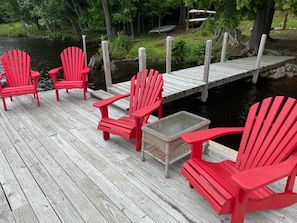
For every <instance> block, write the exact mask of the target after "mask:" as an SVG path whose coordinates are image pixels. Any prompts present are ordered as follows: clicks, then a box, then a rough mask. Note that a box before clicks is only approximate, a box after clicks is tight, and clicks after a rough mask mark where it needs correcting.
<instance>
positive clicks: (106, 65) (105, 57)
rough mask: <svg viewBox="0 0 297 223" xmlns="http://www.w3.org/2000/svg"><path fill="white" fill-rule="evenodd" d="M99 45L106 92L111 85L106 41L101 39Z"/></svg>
mask: <svg viewBox="0 0 297 223" xmlns="http://www.w3.org/2000/svg"><path fill="white" fill-rule="evenodd" d="M101 45H102V56H103V65H104V74H105V84H106V90H107V92H108V88H109V87H111V85H112V79H111V70H110V59H109V52H108V43H107V41H102V42H101Z"/></svg>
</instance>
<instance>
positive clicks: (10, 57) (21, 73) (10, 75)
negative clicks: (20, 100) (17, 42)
mask: <svg viewBox="0 0 297 223" xmlns="http://www.w3.org/2000/svg"><path fill="white" fill-rule="evenodd" d="M1 63H2V66H3V70H4V72H3V73H1V74H0V81H1V80H2V78H4V77H5V78H6V86H5V87H4V86H2V82H1V83H0V94H1V96H2V102H3V107H4V110H5V111H7V107H6V103H5V98H6V97H10V100H12V96H19V95H24V94H33V95H34V97H35V98H36V100H37V104H38V106H40V102H39V98H38V92H37V84H38V80H39V76H40V74H39V72H37V71H33V70H31V68H30V65H31V58H30V56H29V55H28V54H27V53H25V52H23V51H21V50H9V51H7V52H5V53H4V54H3V55H2V57H1Z"/></svg>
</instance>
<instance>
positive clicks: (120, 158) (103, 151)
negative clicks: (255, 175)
mask: <svg viewBox="0 0 297 223" xmlns="http://www.w3.org/2000/svg"><path fill="white" fill-rule="evenodd" d="M39 95H40V101H41V106H40V107H37V105H36V101H35V100H34V98H33V97H32V95H26V96H20V97H14V100H13V102H10V101H9V100H7V106H8V111H7V112H4V111H3V108H2V103H1V109H0V146H1V150H0V183H1V187H0V222H5V223H6V222H30V223H33V222H51V223H52V222H71V223H73V222H99V223H102V222H121V223H122V222H137V223H139V222H145V223H146V222H157V223H163V222H168V223H172V222H211V223H214V222H229V220H230V215H223V216H218V215H217V214H216V213H215V212H214V211H213V209H212V208H211V207H210V206H209V205H208V203H207V202H205V201H204V200H203V198H202V197H201V196H200V195H199V194H198V193H196V192H195V191H194V190H192V189H190V188H189V187H188V182H187V181H186V180H185V178H184V177H183V176H182V175H181V174H180V173H179V171H180V168H181V165H182V164H183V162H184V161H185V160H186V159H183V160H181V161H180V162H178V163H175V164H173V165H171V166H170V176H171V177H170V178H168V179H166V178H164V166H163V165H162V164H160V163H159V162H157V161H155V160H153V159H152V158H150V157H148V156H146V161H145V162H142V161H141V160H140V153H139V152H136V151H135V147H134V141H133V140H132V141H127V140H125V139H123V138H120V137H117V136H111V139H110V140H108V141H103V139H102V133H101V132H100V131H98V130H97V129H96V127H97V122H98V120H99V118H100V113H99V111H98V109H96V108H94V107H93V106H92V103H93V102H95V101H96V100H98V99H96V98H91V97H90V96H88V99H87V100H86V101H84V100H83V94H82V91H80V90H72V91H70V92H69V93H68V94H66V92H65V91H61V94H60V102H57V101H56V99H55V93H54V91H46V92H41V93H40V94H39ZM110 112H111V113H112V115H114V116H117V115H120V114H122V111H121V110H118V109H117V108H113V107H111V108H110ZM210 146H211V147H210V149H209V154H208V155H204V156H205V158H207V159H211V160H219V159H223V156H225V155H226V156H232V153H226V152H224V150H222V148H223V149H225V148H224V147H222V146H219V147H218V145H217V144H215V143H212V142H211V144H210ZM217 148H221V149H217ZM273 186H274V187H276V188H280V187H282V186H283V184H282V183H281V184H280V183H279V184H276V185H273ZM296 209H297V205H293V206H290V207H288V208H284V209H280V210H272V211H262V212H257V213H250V214H247V215H246V218H245V220H246V222H258V223H259V222H282V223H283V222H296V219H297V211H296Z"/></svg>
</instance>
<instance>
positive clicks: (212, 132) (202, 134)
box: [181, 127, 244, 144]
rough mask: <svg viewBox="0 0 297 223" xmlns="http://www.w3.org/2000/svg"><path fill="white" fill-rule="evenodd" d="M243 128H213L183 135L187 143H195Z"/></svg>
mask: <svg viewBox="0 0 297 223" xmlns="http://www.w3.org/2000/svg"><path fill="white" fill-rule="evenodd" d="M243 130H244V128H243V127H232V128H211V129H205V130H199V131H195V132H190V133H184V134H182V136H181V137H182V138H183V140H184V141H185V142H186V143H188V144H195V143H201V142H204V141H208V140H211V139H215V138H218V137H221V136H224V135H229V134H238V133H242V132H243Z"/></svg>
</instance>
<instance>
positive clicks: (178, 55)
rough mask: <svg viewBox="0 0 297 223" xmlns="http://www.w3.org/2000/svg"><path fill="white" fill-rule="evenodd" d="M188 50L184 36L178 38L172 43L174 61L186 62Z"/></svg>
mask: <svg viewBox="0 0 297 223" xmlns="http://www.w3.org/2000/svg"><path fill="white" fill-rule="evenodd" d="M186 52H187V42H186V41H185V40H184V39H182V38H177V39H176V40H175V41H173V44H172V61H173V62H176V63H182V62H185V56H186Z"/></svg>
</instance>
